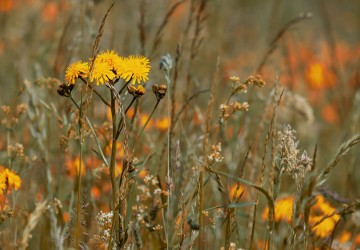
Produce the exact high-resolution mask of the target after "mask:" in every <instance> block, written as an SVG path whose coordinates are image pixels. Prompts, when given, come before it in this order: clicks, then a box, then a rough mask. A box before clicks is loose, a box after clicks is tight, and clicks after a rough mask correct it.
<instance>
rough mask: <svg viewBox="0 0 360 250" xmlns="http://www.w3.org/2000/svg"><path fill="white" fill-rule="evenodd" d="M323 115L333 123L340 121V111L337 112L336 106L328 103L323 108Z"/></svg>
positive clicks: (327, 120)
mask: <svg viewBox="0 0 360 250" xmlns="http://www.w3.org/2000/svg"><path fill="white" fill-rule="evenodd" d="M321 116H322V117H323V119H324V120H325V121H326V122H328V123H332V124H336V123H338V122H339V121H340V117H339V113H338V112H337V110H336V108H335V107H334V106H333V105H331V104H328V105H326V106H325V107H324V108H323V109H322V110H321Z"/></svg>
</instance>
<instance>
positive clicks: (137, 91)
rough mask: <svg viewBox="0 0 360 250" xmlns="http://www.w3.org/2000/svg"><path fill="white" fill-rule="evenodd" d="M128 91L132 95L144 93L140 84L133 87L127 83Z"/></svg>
mask: <svg viewBox="0 0 360 250" xmlns="http://www.w3.org/2000/svg"><path fill="white" fill-rule="evenodd" d="M127 89H128V91H129V93H130V94H131V95H133V96H134V97H141V96H143V95H144V94H145V93H146V90H145V88H144V87H143V86H142V85H139V86H137V87H134V86H132V85H129V86H128V87H127Z"/></svg>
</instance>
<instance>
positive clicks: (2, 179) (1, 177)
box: [0, 167, 21, 195]
mask: <svg viewBox="0 0 360 250" xmlns="http://www.w3.org/2000/svg"><path fill="white" fill-rule="evenodd" d="M20 186H21V179H20V177H19V176H18V175H17V174H16V173H15V172H13V171H11V170H9V169H7V168H3V167H2V170H1V172H0V195H2V194H3V191H4V190H7V191H11V190H12V189H14V190H18V189H19V188H20Z"/></svg>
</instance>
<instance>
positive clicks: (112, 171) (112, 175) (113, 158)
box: [109, 89, 117, 248]
mask: <svg viewBox="0 0 360 250" xmlns="http://www.w3.org/2000/svg"><path fill="white" fill-rule="evenodd" d="M110 95H111V103H110V108H111V119H112V125H113V138H112V144H111V160H110V178H111V186H112V191H113V192H112V198H113V220H112V225H111V233H110V239H109V248H110V247H111V241H112V238H113V233H114V228H115V223H116V222H115V219H114V218H116V214H115V213H116V193H117V191H116V185H115V184H116V183H115V181H116V180H115V162H116V143H117V140H116V139H115V136H116V111H115V93H113V92H112V90H111V89H110Z"/></svg>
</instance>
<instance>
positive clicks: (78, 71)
mask: <svg viewBox="0 0 360 250" xmlns="http://www.w3.org/2000/svg"><path fill="white" fill-rule="evenodd" d="M88 74H89V64H88V63H87V62H82V61H77V62H74V63H72V64H70V65H69V66H68V67H67V69H66V72H65V79H66V82H67V83H68V85H70V84H75V81H76V79H78V78H80V77H81V78H85V77H87V76H88Z"/></svg>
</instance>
